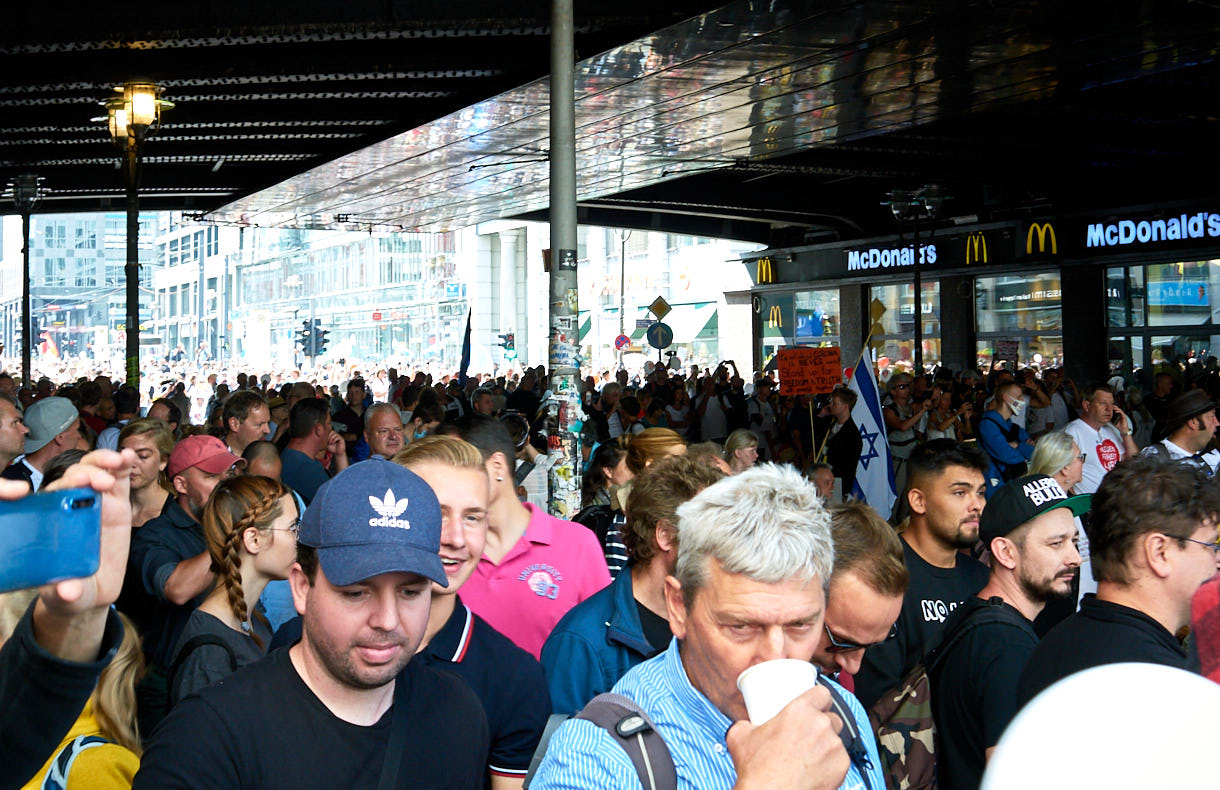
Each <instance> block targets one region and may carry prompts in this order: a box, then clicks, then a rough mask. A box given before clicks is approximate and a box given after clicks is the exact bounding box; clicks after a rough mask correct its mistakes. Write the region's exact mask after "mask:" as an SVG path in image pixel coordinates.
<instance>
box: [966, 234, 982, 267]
mask: <svg viewBox="0 0 1220 790" xmlns="http://www.w3.org/2000/svg"><path fill="white" fill-rule="evenodd" d="M972 263H987V237H986V236H985V235H983V234H982V233H971V234H970V235H969V236H967V237H966V265H967V266H969V265H970V264H972Z"/></svg>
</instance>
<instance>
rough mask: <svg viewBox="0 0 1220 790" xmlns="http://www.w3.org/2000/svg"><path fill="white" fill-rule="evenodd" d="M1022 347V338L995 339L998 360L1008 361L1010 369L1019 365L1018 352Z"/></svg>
mask: <svg viewBox="0 0 1220 790" xmlns="http://www.w3.org/2000/svg"><path fill="white" fill-rule="evenodd" d="M1020 348H1021V341H1020V340H997V341H995V359H996V362H1007V363H1008V369H1009V370H1013V369H1014V368H1016V366H1017V353H1018V352H1019V351H1020Z"/></svg>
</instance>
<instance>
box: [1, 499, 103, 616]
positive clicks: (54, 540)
mask: <svg viewBox="0 0 1220 790" xmlns="http://www.w3.org/2000/svg"><path fill="white" fill-rule="evenodd" d="M101 538H102V495H101V494H99V493H97V492H96V491H94V490H93V489H91V488H69V489H65V490H63V491H47V492H43V493H39V494H32V495H30V496H27V497H25V498H23V499H18V500H15V501H12V502H5V501H0V592H8V591H10V590H23V589H26V588H28V587H38V586H40V585H43V584H49V583H51V582H58V581H63V580H64V579H77V578H81V577H84V576H92V575H93V574H94V573H97V566H98V560H99V555H100V552H101Z"/></svg>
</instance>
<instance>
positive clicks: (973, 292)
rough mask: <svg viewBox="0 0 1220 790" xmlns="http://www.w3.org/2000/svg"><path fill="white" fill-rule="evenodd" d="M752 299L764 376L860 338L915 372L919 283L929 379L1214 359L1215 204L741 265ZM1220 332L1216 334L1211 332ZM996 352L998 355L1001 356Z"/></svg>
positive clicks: (754, 256) (794, 250)
mask: <svg viewBox="0 0 1220 790" xmlns="http://www.w3.org/2000/svg"><path fill="white" fill-rule="evenodd" d="M743 262H744V263H745V265H746V267H747V269H748V270H749V273H750V275H751V277H752V278H753V281H754V285H753V287H752V288H751V292H750V297H751V303H752V307H753V315H754V339H755V343H754V346H755V367H756V369H759V370H761V369H762V368H763V367H764V366H765V365H766V364H767V363H768V361H769V360H770V359H771V358H772V357H773V356H774V355H775V353H776V352H777V351H778V350H779V349H781V348H786V347H792V346H808V345H813V346H819V345H838V346H841V347H842V349H843V356H844V359H845V360H851V359H854V358H855V356H856V355H857V354H859V353H860V352H861V351H862V349H863V344H864V341H865V339H866V338H868V340H869V345H870V348H871V349H872V353H873V354H874V355H875V359H876V360H877V362H878V364H879V366H880V367H882V368H883V369H886V368H894V369H900V368H906V369H909V368H910V366H911V363H912V360H913V356H914V354H913V352H914V346H913V335H914V322H915V298H914V293H915V292H914V270H915V267H916V265H918V267H919V270H920V276H921V280H922V283H921V288H920V295H921V298H920V313H921V317H922V324H923V357H924V363H925V365H927V366H929V367H930V366H932V365H936V364H943V365H945V366H947V367H949V368H950V369H953V370H961V369H963V368H965V367H980V368H982V369H984V370H985V369H987V368H988V367H989V366H990V364H991V362H992V359H993V357H994V356H995V354H996V349H997V347H999V348H1001V349H1002V350H1003V349H1005V348H1007V349H1011V344H1008V343H1006V344H999V345H997V341H999V340H1015V341H1017V352H1016V353H1017V360H1016V361H1017V363H1019V364H1020V365H1030V364H1037V365H1041V366H1044V367H1045V366H1048V365H1063V366H1064V367H1065V368H1066V369H1067V372H1068V375H1070V376H1073V377H1075V378H1077V379H1078V380H1081V381H1083V380H1087V379H1090V378H1094V377H1099V376H1104V375H1108V374H1109V372H1110V371H1115V370H1117V371H1124V372H1135V371H1138V370H1140V369H1143V368H1149V367H1154V366H1155V365H1157V364H1158V363H1159V362H1161V361H1163V360H1168V359H1172V358H1174V357H1184V356H1190V355H1195V356H1206V355H1212V354H1214V355H1217V356H1220V199H1218V200H1217V201H1216V202H1215V204H1214V205H1213V206H1210V207H1209V206H1206V205H1198V204H1194V205H1169V204H1161V205H1160V206H1159V207H1156V208H1151V207H1143V208H1139V207H1137V208H1129V209H1106V210H1100V211H1094V212H1088V213H1079V214H1064V215H1061V216H1045V217H1032V218H1029V219H1025V220H1020V221H1011V222H997V223H990V224H977V225H968V226H954V227H949V228H944V227H942V228H938V229H937V230H936V232H935V233H933V234H931V236H930V237H929V233H928V229H926V228H923V229H921V233H920V239H919V248H918V250H917V249H916V247H915V240H914V238H913V236H912V234H911V233H909V232H908V233H906V234H905V235H904V236H903V237H901V238H900V237H899V236H897V235H891V236H886V237H880V238H874V239H864V240H856V241H852V242H838V243H832V244H819V245H809V246H803V247H791V248H785V249H769V250H764V251H761V252H757V253H751V254H750V255H748V256H745V257H744V258H743ZM1213 324H1216V326H1213ZM1002 353H1003V351H1002Z"/></svg>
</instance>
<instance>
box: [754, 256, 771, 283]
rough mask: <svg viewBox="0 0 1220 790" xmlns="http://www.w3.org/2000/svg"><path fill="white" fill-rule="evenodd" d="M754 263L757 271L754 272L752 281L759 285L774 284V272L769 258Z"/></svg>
mask: <svg viewBox="0 0 1220 790" xmlns="http://www.w3.org/2000/svg"><path fill="white" fill-rule="evenodd" d="M755 263H757V269H756V270H755V272H754V280H755V281H756V282H757V283H759V284H760V285H761V284H763V283H773V282H775V270H774V269H773V268H772V267H771V259H770V258H759V259H758V260H757V261H756V262H755Z"/></svg>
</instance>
